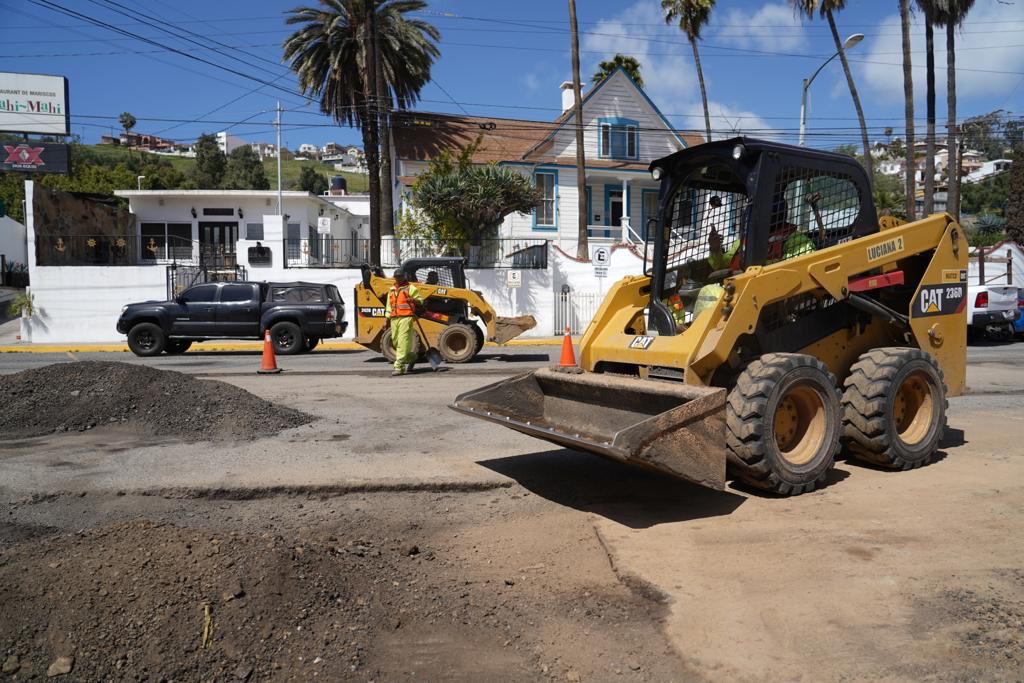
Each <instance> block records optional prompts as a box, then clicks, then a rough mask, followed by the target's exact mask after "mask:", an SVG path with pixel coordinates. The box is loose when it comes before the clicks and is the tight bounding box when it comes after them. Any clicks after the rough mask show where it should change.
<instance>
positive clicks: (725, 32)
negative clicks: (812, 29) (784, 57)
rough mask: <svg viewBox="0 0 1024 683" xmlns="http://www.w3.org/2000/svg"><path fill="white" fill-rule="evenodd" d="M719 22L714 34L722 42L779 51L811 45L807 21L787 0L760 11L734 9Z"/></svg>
mask: <svg viewBox="0 0 1024 683" xmlns="http://www.w3.org/2000/svg"><path fill="white" fill-rule="evenodd" d="M716 19H717V18H716ZM715 24H716V26H717V27H720V28H719V29H718V30H716V31H715V32H714V33H712V34H711V35H712V36H714V37H715V38H716V40H718V41H719V42H726V43H733V44H735V45H740V46H743V47H747V48H756V49H758V50H776V51H778V50H782V51H787V50H799V49H801V48H803V47H805V46H806V45H807V35H806V34H805V32H804V25H803V22H802V21H801V20H800V18H799V17H797V15H796V13H795V12H794V11H793V7H792V6H791V5H789V4H787V3H784V2H782V3H778V4H775V5H764V6H763V7H761V9H759V10H757V11H756V12H755V11H750V10H745V9H733V10H730V11H729V12H728V13H727V14H726V15H725V17H724V18H723V20H722V21H721V22H718V21H715ZM764 27H771V28H764ZM709 37H710V36H709Z"/></svg>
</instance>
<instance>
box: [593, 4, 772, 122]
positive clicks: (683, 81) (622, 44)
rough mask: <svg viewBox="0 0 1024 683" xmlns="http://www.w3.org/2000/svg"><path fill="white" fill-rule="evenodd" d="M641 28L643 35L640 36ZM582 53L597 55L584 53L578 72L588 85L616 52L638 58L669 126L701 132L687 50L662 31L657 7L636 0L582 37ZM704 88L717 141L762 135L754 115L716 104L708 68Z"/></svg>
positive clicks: (670, 29) (680, 38)
mask: <svg viewBox="0 0 1024 683" xmlns="http://www.w3.org/2000/svg"><path fill="white" fill-rule="evenodd" d="M773 21H775V20H774V19H773ZM640 27H643V29H642V30H639V28H640ZM580 48H581V49H582V50H586V51H593V52H595V53H597V54H591V53H590V52H587V53H585V54H587V55H588V57H590V61H589V62H588V63H586V64H584V65H582V66H581V70H582V71H583V73H582V77H583V78H584V80H589V75H590V74H592V73H594V71H596V69H597V63H598V62H600V61H602V60H604V59H611V58H612V57H613V56H614V55H615V54H616V53H618V52H621V53H622V54H624V55H631V56H633V57H636V58H637V59H638V60H639V61H640V74H641V76H643V79H644V86H645V87H644V90H645V91H646V92H647V94H648V96H650V98H651V99H652V100H653V101H654V103H655V104H656V105H657V106H658V108H659V109H661V111H662V113H663V114H665V115H666V116H667V117H668V118H669V120H671V121H672V123H673V125H675V126H676V127H678V128H684V129H686V130H693V131H701V130H703V129H704V110H703V108H702V106H701V100H700V85H699V83H698V81H697V72H696V70H695V69H694V66H693V59H692V53H691V50H690V46H689V44H688V43H687V42H686V37H685V35H684V34H683V33H682V32H681V31H680V30H679V29H678V28H677V27H675V26H667V25H665V21H664V19H663V18H662V15H661V12H660V10H659V6H658V3H656V2H650V1H649V0H639V1H638V2H636V3H635V4H634V5H632V6H630V7H628V8H627V9H625V10H624V11H622V12H621V13H620V14H619V15H618V16H616V17H615V18H613V19H605V20H602V21H600V22H599V23H598V24H597V25H596V26H595V27H594V28H593V29H589V30H588V32H587V33H586V34H584V35H583V36H582V41H581V45H580ZM674 53H675V54H674ZM704 82H705V87H706V88H707V90H708V96H709V98H711V99H710V101H709V102H708V110H709V112H710V115H711V128H712V130H721V131H723V133H722V135H721V137H726V136H728V135H730V134H731V133H728V132H726V131H733V130H735V129H739V130H751V131H754V130H757V131H760V130H763V129H766V128H768V124H767V123H766V122H765V121H764V120H763V119H761V118H760V117H758V116H757V115H756V114H754V113H752V112H747V111H740V110H737V109H734V108H733V107H731V106H729V105H727V104H724V103H721V102H718V101H716V100H715V99H714V94H715V82H714V79H713V78H712V77H711V76H710V74H709V73H708V69H707V66H706V65H705V67H704ZM759 134H760V133H759ZM716 137H718V136H717V135H716Z"/></svg>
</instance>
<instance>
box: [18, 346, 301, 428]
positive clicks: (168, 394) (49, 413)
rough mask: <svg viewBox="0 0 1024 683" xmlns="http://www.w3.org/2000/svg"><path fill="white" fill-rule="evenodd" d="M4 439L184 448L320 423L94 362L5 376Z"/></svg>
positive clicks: (210, 384)
mask: <svg viewBox="0 0 1024 683" xmlns="http://www.w3.org/2000/svg"><path fill="white" fill-rule="evenodd" d="M0 397H3V401H4V406H3V410H2V411H0V436H3V437H13V438H22V437H30V436H42V435H45V434H52V433H54V432H71V431H85V430H89V429H94V428H101V427H103V426H105V425H113V424H120V425H126V426H129V427H137V428H140V429H143V430H145V431H147V432H148V433H151V434H154V435H157V436H168V437H175V438H179V439H182V440H184V441H206V440H236V439H250V438H253V437H259V436H267V435H270V434H275V433H277V432H279V431H280V430H282V429H287V428H289V427H297V426H299V425H303V424H307V423H309V422H311V421H312V420H313V418H312V417H311V416H309V415H307V414H305V413H301V412H299V411H297V410H292V409H291V408H286V407H283V406H278V405H275V404H273V403H270V402H269V401H265V400H263V399H262V398H259V397H257V396H253V395H252V394H250V393H249V392H247V391H245V390H244V389H240V388H238V387H235V386H232V385H230V384H225V383H223V382H216V381H210V380H199V379H196V378H195V377H192V376H190V375H186V374H182V373H180V372H170V371H167V370H157V369H156V368H151V367H147V366H144V365H131V364H128V363H110V362H98V361H86V362H80V363H60V364H55V365H47V366H45V367H42V368H36V369H34V370H26V371H24V372H19V373H16V374H13V375H5V376H0Z"/></svg>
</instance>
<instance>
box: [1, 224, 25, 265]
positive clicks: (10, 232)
mask: <svg viewBox="0 0 1024 683" xmlns="http://www.w3.org/2000/svg"><path fill="white" fill-rule="evenodd" d="M26 239H27V235H26V232H25V226H24V225H22V224H21V223H19V222H18V221H16V220H14V219H13V218H11V217H10V216H0V255H3V257H4V259H5V260H6V261H7V264H8V265H10V264H11V263H21V264H24V265H27V264H28V246H27V241H26Z"/></svg>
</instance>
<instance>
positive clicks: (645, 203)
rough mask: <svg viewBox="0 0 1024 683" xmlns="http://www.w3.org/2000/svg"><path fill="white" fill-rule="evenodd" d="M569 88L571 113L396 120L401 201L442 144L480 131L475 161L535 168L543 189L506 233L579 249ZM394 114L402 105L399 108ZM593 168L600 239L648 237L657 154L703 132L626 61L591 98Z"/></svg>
mask: <svg viewBox="0 0 1024 683" xmlns="http://www.w3.org/2000/svg"><path fill="white" fill-rule="evenodd" d="M561 89H562V101H561V103H562V110H563V113H562V115H561V116H560V117H558V118H557V119H556V120H554V121H530V120H514V119H498V118H486V117H470V116H447V115H435V114H417V113H410V114H404V116H405V117H406V118H408V119H409V121H408V122H409V123H411V124H414V125H396V126H394V127H393V129H392V131H393V136H394V145H393V146H392V149H393V150H394V155H395V162H394V163H393V164H392V167H393V168H394V169H395V173H396V175H397V186H398V188H399V191H398V192H396V193H395V197H396V199H397V201H398V203H399V208H401V206H402V204H404V203H405V201H406V198H407V197H408V196H409V195H410V193H411V186H412V184H413V183H414V182H415V179H416V175H417V174H419V173H420V172H421V171H423V170H424V169H425V168H426V167H427V165H428V163H429V161H430V159H432V158H433V157H434V156H436V155H437V154H439V153H440V152H442V151H443V150H446V149H447V150H452V149H454V148H456V147H464V146H467V145H469V144H471V143H473V142H474V141H475V140H476V139H477V137H478V136H480V135H482V138H481V144H480V146H479V147H478V149H477V151H476V153H475V155H474V161H475V162H477V163H480V164H486V163H498V164H500V165H503V166H509V167H512V168H515V169H516V170H518V171H519V172H521V173H523V174H524V175H527V176H529V177H530V178H531V179H532V180H533V182H534V183H536V185H537V187H538V188H540V189H541V190H542V192H543V195H544V201H543V203H542V204H541V206H540V207H539V208H538V209H535V210H534V211H532V212H531V213H529V214H513V215H510V216H508V217H506V219H505V221H504V223H503V224H502V226H501V229H500V235H501V236H502V237H506V238H534V239H550V240H553V241H555V242H556V243H558V244H560V245H561V246H562V247H564V248H567V249H568V248H574V247H575V244H576V237H577V211H578V209H577V206H578V202H577V181H576V133H575V117H574V115H573V111H572V103H573V95H572V89H571V84H569V83H564V84H562V86H561ZM395 116H396V118H399V117H402V116H403V114H402V113H399V112H396V114H395ZM583 118H584V144H585V145H586V159H587V168H586V169H585V173H586V187H587V202H586V204H587V224H588V225H589V234H590V238H591V240H593V241H595V242H597V243H600V242H605V243H609V244H610V243H617V242H623V241H625V242H634V243H640V242H643V241H644V240H645V238H646V224H647V220H648V219H649V218H652V217H654V214H655V212H656V210H657V196H658V183H657V182H655V181H654V180H653V179H652V178H651V174H650V172H649V170H648V166H649V165H650V163H651V161H653V160H655V159H659V158H661V157H664V156H667V155H669V154H672V153H673V152H677V151H679V150H681V149H684V148H686V147H689V146H690V145H692V144H699V143H700V142H703V137H701V136H695V135H690V134H686V133H682V132H680V131H677V130H675V129H674V128H673V127H672V126H671V125H670V124H669V122H668V120H667V119H666V118H665V116H664V115H663V114H662V113H661V111H660V110H659V109H658V107H657V106H656V105H655V104H654V102H652V101H651V99H650V98H649V97H648V96H647V94H646V93H644V91H643V90H642V89H641V88H639V87H638V86H637V85H636V83H634V82H633V80H632V79H631V78H630V77H629V76H628V75H627V74H626V72H625V71H623V70H622V69H617V70H616V71H614V72H613V73H612V74H611V75H610V76H609V77H608V78H606V79H605V80H603V81H602V82H601V83H599V84H597V85H596V86H594V87H593V88H591V89H590V90H589V92H587V93H586V95H585V96H584V98H583Z"/></svg>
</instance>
